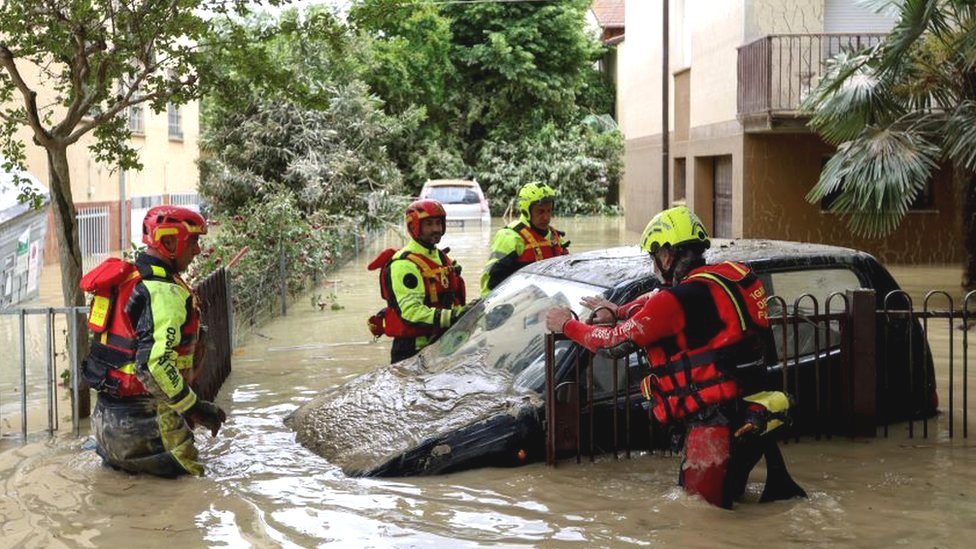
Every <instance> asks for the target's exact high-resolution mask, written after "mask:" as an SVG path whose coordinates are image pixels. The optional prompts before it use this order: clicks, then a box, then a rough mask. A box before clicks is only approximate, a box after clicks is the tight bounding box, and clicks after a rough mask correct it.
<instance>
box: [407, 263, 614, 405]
mask: <svg viewBox="0 0 976 549" xmlns="http://www.w3.org/2000/svg"><path fill="white" fill-rule="evenodd" d="M605 291H606V288H601V287H599V286H593V285H589V284H583V283H580V282H575V281H572V280H565V279H559V278H552V277H548V276H540V275H534V274H529V273H516V274H514V275H512V276H510V277H509V278H508V279H507V280H506V281H505V282H503V283H502V284H501V285H499V286H498V287H497V288H496V289H495V290H494V291H493V292H492V293H491V294H490V295H489V296H488V297H487V298H486V299H484V300H483V301H481V302H480V303H478V304H477V305H476V306H475V307H474V308H473V309H472V310H471V311H469V312H468V313H467V314H465V315H464V316H463V317H462V318H461V320H460V321H458V323H457V324H455V325H454V326H452V327H451V329H450V330H448V331H447V332H446V333H445V334H444V335H443V336H442V337H441V338H440V339H438V340H437V342H435V343H434V344H433V345H430V346H429V347H427V348H426V349H424V350H423V351H421V358H422V359H423V361H424V369H425V370H427V371H430V372H439V371H443V370H446V369H448V368H450V367H451V365H453V364H455V363H457V362H459V361H461V360H463V359H464V358H466V357H467V356H469V355H475V354H477V355H480V357H479V362H482V363H483V364H484V365H485V367H486V368H491V369H503V368H504V369H506V370H508V372H509V373H510V374H511V375H512V376H513V384H514V386H515V387H516V388H518V389H522V390H526V389H527V390H534V391H541V390H542V386H543V385H544V382H545V357H544V355H543V351H544V349H545V334H546V322H545V316H546V311H548V310H549V309H551V308H553V307H571V308H572V309H573V311H574V312H576V314H581V311H583V310H584V307H582V306H580V304H579V301H580V299H581V298H583V297H585V296H590V295H599V294H603V293H604V292H605ZM569 345H570V344H569V342H568V341H560V342H559V343H557V346H556V354H557V355H560V354H562V353H564V352H565V351H566V350H567V349H568V348H569Z"/></svg>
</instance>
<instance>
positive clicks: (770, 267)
mask: <svg viewBox="0 0 976 549" xmlns="http://www.w3.org/2000/svg"><path fill="white" fill-rule="evenodd" d="M706 257H707V260H708V261H709V262H710V263H715V262H719V261H723V260H733V261H739V262H742V263H745V264H747V265H749V266H751V267H752V268H753V269H754V271H755V272H756V273H757V274H758V275H759V277H760V278H761V279H762V280H763V283H764V285H765V286H766V288H767V292H768V293H769V294H770V295H777V296H779V297H781V298H783V301H782V302H781V301H779V300H771V301H770V305H769V308H770V314H771V317H772V318H775V317H776V315H777V314H781V313H780V310H781V309H782V303H785V304H786V306H787V309H788V310H789V311H791V312H792V311H793V310H794V304H796V305H798V306H799V310H798V311H796V312H797V313H799V314H800V315H801V316H802V315H805V314H809V313H813V312H816V311H813V310H812V309H813V308H814V307H815V306H814V305H813V304H812V303H813V300H812V299H810V298H809V297H802V296H804V295H805V294H809V296H813V297H814V298H816V300H817V302H818V303H819V305H818V306H817V307H819V308H820V312H823V305H824V304H825V301H827V298H828V296H830V295H831V294H834V293H836V292H841V293H843V292H845V291H847V290H853V289H857V288H871V289H874V290H875V292H876V294H875V295H876V296H877V308H879V309H880V308H882V307H884V301H885V299H886V298H885V296H887V295H888V294H889V293H890V292H892V291H896V290H898V285H897V283H896V282H895V280H894V279H893V278H892V277H891V275H890V274H889V273H888V272H887V270H885V268H884V267H883V266H882V265H880V264H879V263H878V262H877V261H876V260H875V259H874V258H873V257H872V256H870V255H868V254H866V253H862V252H858V251H856V250H851V249H846V248H839V247H833V246H825V245H814V244H800V243H795V242H782V241H769V240H720V239H716V240H714V241H713V243H712V247H711V249H710V250H709V251H708V252H707V254H706ZM658 285H659V282H658V280H657V278H655V277H654V276H653V275H652V269H651V261H650V259H649V257H648V256H647V254H644V253H642V252H640V251H639V249H638V248H637V247H636V246H630V247H620V248H611V249H607V250H599V251H591V252H585V253H580V254H573V255H568V256H562V257H557V258H553V259H550V260H546V261H542V262H537V263H534V264H532V265H530V266H528V267H526V268H524V269H522V270H520V271H518V272H517V273H515V274H514V275H512V276H511V277H509V278H508V279H506V280H505V282H503V283H502V284H501V285H499V286H498V287H497V288H496V289H495V290H494V291H493V292H492V293H491V294H490V295H489V296H488V297H487V298H485V299H484V300H483V301H481V302H480V303H478V304H477V306H475V307H474V308H472V310H471V311H469V312H468V313H467V314H465V315H464V316H463V317H462V318H461V319H460V320H459V321H458V323H457V324H455V325H454V326H452V327H451V328H450V329H449V330H448V331H447V332H445V333H444V334H443V336H442V337H441V338H439V339H438V340H437V341H435V342H434V343H433V344H431V345H430V346H428V347H426V348H425V349H424V350H423V351H421V352H420V353H419V354H418V355H417V356H414V357H412V358H410V359H407V360H404V361H402V362H399V363H397V364H393V365H390V366H386V367H383V368H380V369H378V370H376V371H373V372H370V373H367V374H363V375H362V376H359V377H357V378H355V379H353V380H351V381H350V382H348V383H346V384H345V385H342V386H340V387H338V388H336V389H335V390H333V391H332V392H330V393H327V394H325V395H322V396H320V397H318V398H317V399H315V400H313V401H310V402H308V403H306V404H305V405H304V406H302V407H301V408H299V409H298V410H296V411H295V413H293V414H292V415H291V416H290V417H289V418H288V419H287V420H286V423H288V425H289V426H291V427H292V428H293V429H294V430H295V432H296V438H297V440H298V441H299V442H300V443H301V444H303V445H305V446H306V447H308V448H309V449H311V450H312V451H314V452H315V453H317V454H319V455H320V456H322V457H324V458H325V459H326V460H328V461H330V462H331V463H333V464H335V465H337V466H339V467H341V468H342V470H343V471H344V472H345V473H346V474H349V475H357V476H408V475H424V474H436V473H446V472H451V471H457V470H462V469H469V468H475V467H482V466H515V465H521V464H524V463H528V462H532V461H539V460H542V459H544V458H545V442H546V440H545V439H546V437H545V420H546V418H545V417H544V416H545V402H544V395H545V394H546V391H545V387H546V373H545V353H544V348H545V337H546V329H545V322H544V318H545V313H546V311H548V310H549V309H551V308H553V307H559V306H566V307H571V308H572V309H573V310H574V311H575V312H576V313H577V314H579V315H580V317H581V318H586V316H587V315H588V314H589V313H590V311H587V310H586V309H585V308H583V307H582V306H580V305H579V302H580V299H581V298H582V297H584V296H591V295H597V294H602V295H605V296H606V297H607V298H608V299H610V300H611V301H613V302H615V303H625V302H627V301H630V300H631V299H633V298H635V297H637V296H639V295H641V294H643V293H646V292H648V291H651V290H653V289H655V288H656V287H657V286H658ZM894 297H896V298H897V297H899V295H898V294H894ZM798 298H799V299H798ZM830 301H835V300H833V299H831V300H830ZM837 301H839V300H837ZM897 301H898V300H897V299H895V300H891V299H890V298H889V299H888V305H889V306H892V305H896V306H898V305H903V303H896V302H897ZM834 306H836V304H835V305H834ZM879 322H880V321H879ZM900 322H901V327H900V328H898V327H896V328H897V329H903V330H905V332H904V333H905V334H910V335H907V336H906V337H901V338H893V340H892V341H886V345H887V346H888V348H887V349H886V352H887V353H888V354H887V355H886V356H887V357H890V360H889V361H887V362H886V363H885V365H884V371H883V372H879V374H878V376H877V377H878V380H877V389H878V393H879V396H880V394H881V393H882V392H883V393H884V398H879V399H878V403H879V407H878V416H877V421H878V422H879V423H881V422H885V423H887V422H892V421H897V420H904V419H908V418H916V417H927V416H929V415H931V414H933V413H934V412H935V408H936V405H937V400H936V396H935V381H934V375H933V364H932V358H931V354H930V353H929V351H928V347H927V344H926V343H925V339H924V336H923V335H922V333H921V328H920V326H919V325H918V323H917V322H916V321H909V320H901V321H900ZM840 331H841V325H840V322H839V321H838V320H831V319H827V320H826V321H824V322H821V323H816V322H812V321H811V322H804V321H800V322H796V323H794V324H793V325H792V326H790V328H789V329H785V330H784V329H777V328H775V327H774V329H773V336H774V337H773V338H772V341H769V342H768V344H767V347H768V349H767V358H766V367H765V368H764V369H763V370H762V372H763V373H762V375H761V376H760V378H759V379H758V381H756V382H755V383H758V385H760V386H762V387H761V388H769V389H773V388H782V386H783V384H784V382H785V383H786V385H787V388H788V389H790V390H791V391H795V392H796V394H795V396H796V397H797V400H798V402H799V406H798V409H797V414H796V419H795V424H794V428H795V429H796V430H798V431H800V432H818V433H819V432H820V430H821V429H827V430H830V431H831V432H842V431H843V430H844V427H845V425H847V424H848V423H849V421H850V418H849V417H847V415H846V412H844V406H843V405H842V404H843V402H842V400H843V399H845V398H846V399H851V398H852V397H851V395H850V394H847V393H845V391H844V388H845V386H844V383H843V381H842V378H843V376H842V375H841V374H842V372H847V370H842V364H841V362H842V357H841V352H840V345H841V338H840V335H841V334H840ZM886 339H887V338H886ZM783 349H789V350H790V351H788V352H787V354H790V353H792V352H793V351H794V350H795V351H796V353H795V354H793V355H792V357H789V358H788V359H786V360H783V359H782V358H781V357H780V355H782V354H783V351H782V350H783ZM585 352H586V351H585V350H583V349H582V348H581V347H580V346H578V345H575V344H572V343H571V342H570V341H567V340H562V341H558V342H557V343H556V345H555V357H556V360H555V384H554V386H555V387H557V391H554V394H556V395H559V394H563V393H567V391H562V393H561V392H560V391H559V390H558V388H566V387H567V386H570V387H572V388H573V391H568V393H571V394H573V395H577V396H579V397H580V398H581V399H582V401H584V402H587V405H586V406H579V407H577V408H576V412H577V413H579V414H580V416H579V418H578V419H579V425H581V426H583V428H582V430H581V432H589V433H595V438H596V444H595V447H596V450H595V451H596V452H599V451H606V450H608V449H609V448H610V446H611V444H612V442H611V439H613V440H614V441H615V440H616V439H617V438H618V437H619V438H620V439H621V440H623V439H624V437H626V439H627V440H628V441H629V443H630V445H631V446H632V447H633V448H634V449H640V448H650V447H654V446H657V445H663V444H664V441H663V440H658V439H656V438H655V436H654V435H653V433H654V432H655V430H654V429H653V428H652V427H653V426H652V425H651V423H652V421H653V420H651V419H650V418H649V414H648V413H647V411H646V409H645V407H644V405H643V402H642V398H641V397H640V392H639V383H640V380H641V379H642V378H643V377H644V376H645V375H647V373H648V372H649V368H648V365H647V363H646V360H645V359H644V357H643V353H635V354H632V355H630V357H629V358H628V359H626V360H623V361H622V364H619V365H618V368H616V369H614V368H613V367H612V364H609V363H610V362H612V361H611V360H610V359H608V358H605V357H602V356H600V355H599V354H597V355H596V357H595V358H594V359H593V360H594V366H593V370H592V372H593V380H592V382H588V383H580V382H579V378H578V377H577V376H578V374H577V370H576V364H577V358H578V357H579V356H580V354H581V353H585ZM614 371H616V378H615V375H614V373H613V372H614ZM561 398H565V394H564V396H563V397H561ZM574 398H576V397H574ZM556 400H558V398H557V399H556ZM577 402H579V400H577ZM614 410H616V411H617V413H612V412H613V411H614ZM621 412H622V413H623V414H624V415H625V416H628V417H627V420H626V421H617V419H618V416H619V414H620V413H621ZM573 420H574V421H575V420H576V418H573ZM624 431H625V432H624ZM661 431H663V430H661ZM649 433H651V434H649ZM614 444H615V442H614ZM614 447H615V446H614Z"/></svg>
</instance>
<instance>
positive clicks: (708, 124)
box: [617, 0, 963, 263]
mask: <svg viewBox="0 0 976 549" xmlns="http://www.w3.org/2000/svg"><path fill="white" fill-rule="evenodd" d="M825 3H826V0H721V1H717V0H671V3H670V4H669V6H670V9H671V13H670V27H669V28H670V35H671V40H670V45H671V47H670V50H669V57H670V67H669V74H670V75H671V76H670V79H671V80H670V82H669V87H670V92H669V95H670V98H669V99H670V101H671V104H670V108H669V126H670V127H669V130H670V133H669V137H670V140H669V148H670V151H669V161H670V164H671V168H670V170H669V171H670V174H669V177H670V178H671V181H670V182H669V185H668V187H667V191H666V194H662V185H661V182H660V181H661V158H662V154H661V153H662V147H661V144H662V128H661V57H662V56H661V29H662V26H661V11H662V10H661V8H662V6H661V4H660V2H648V1H646V0H627V2H626V6H625V9H626V13H627V33H626V39H625V42H624V43H623V44H621V45H620V46H619V47H618V48H619V49H618V53H619V54H620V60H621V64H620V74H619V75H618V79H619V80H618V81H619V82H621V86H620V87H619V88H618V102H617V112H618V115H619V117H620V122H621V124H620V125H621V129H622V131H623V133H624V137H625V143H626V145H625V161H624V165H625V170H626V172H625V174H624V188H623V192H622V195H623V197H624V198H623V200H624V202H623V204H624V207H625V214H626V217H627V228H628V229H629V230H632V231H639V230H641V229H642V228H643V227H644V225H645V224H646V222H647V220H648V219H649V218H650V217H651V216H652V215H653V214H654V213H656V212H657V211H659V210H660V209H661V208H662V206H663V204H662V202H663V198H662V197H663V196H667V197H668V204H669V205H671V204H673V203H674V201H675V200H683V201H684V202H685V203H686V204H688V206H689V207H691V208H692V209H693V210H695V211H696V212H697V213H698V214H699V215H700V216H701V217H702V219H703V221H705V223H706V224H707V225H708V226H709V227H710V228H712V229H713V232H716V219H715V216H716V211H717V210H718V208H717V202H718V200H717V198H716V196H717V195H718V193H717V190H716V184H717V180H718V179H721V178H719V177H718V175H717V173H716V172H717V171H719V172H722V177H723V178H724V179H723V180H724V181H726V182H728V183H729V184H730V185H731V200H730V202H731V206H730V207H731V222H730V224H728V225H727V228H726V231H727V232H728V233H730V234H728V235H723V236H732V237H749V238H775V239H787V240H797V241H804V242H821V243H827V244H834V245H840V246H848V247H853V248H857V249H861V250H864V251H867V252H869V253H872V254H874V255H876V256H877V257H878V258H879V259H881V260H882V261H887V262H898V263H925V262H957V261H960V260H961V258H962V252H963V249H962V246H961V245H960V244H959V242H958V238H952V237H946V235H959V234H961V214H960V212H958V211H957V210H958V208H957V207H956V206H955V204H958V203H959V200H958V197H956V196H955V194H954V193H955V191H954V187H953V186H952V185H951V182H950V180H949V175H947V174H940V175H939V176H938V177H937V178H936V179H935V180H934V181H933V183H932V189H933V197H934V202H933V205H932V207H931V209H928V210H914V211H911V212H910V213H909V214H908V215H907V217H906V219H905V220H904V222H903V223H902V224H901V226H900V227H899V228H898V229H897V231H896V232H895V233H894V234H892V235H889V236H888V237H885V238H864V237H859V236H854V235H852V234H851V232H850V231H849V230H848V228H847V221H846V219H844V218H843V217H841V216H839V215H837V214H833V213H829V212H823V211H821V207H820V204H810V203H809V202H808V201H807V200H806V198H805V197H806V195H807V193H808V192H809V191H810V189H811V188H812V187H813V185H814V184H815V183H816V181H817V179H818V177H819V175H820V171H821V167H822V163H823V162H824V159H825V158H826V156H827V155H829V154H830V153H831V152H832V151H833V147H831V146H829V145H827V144H825V143H823V142H822V141H821V139H820V138H819V137H818V136H817V135H815V134H813V133H812V132H809V131H807V130H805V129H804V128H803V126H802V120H801V124H799V125H796V126H795V127H794V128H793V129H792V130H785V131H781V132H769V131H766V132H765V133H763V132H757V133H749V134H746V133H744V129H743V126H742V124H741V123H740V122H739V120H738V106H737V94H738V87H739V82H738V70H737V65H738V50H739V48H740V47H741V46H743V45H745V44H748V43H750V42H752V41H753V40H755V39H757V38H760V37H763V36H767V35H771V34H787V35H788V34H796V35H806V34H818V33H823V32H824V21H825V15H824V6H825ZM790 132H792V133H790ZM730 164H731V170H729V169H728V166H729V165H730ZM676 167H677V169H675V168H676ZM676 179H677V180H676Z"/></svg>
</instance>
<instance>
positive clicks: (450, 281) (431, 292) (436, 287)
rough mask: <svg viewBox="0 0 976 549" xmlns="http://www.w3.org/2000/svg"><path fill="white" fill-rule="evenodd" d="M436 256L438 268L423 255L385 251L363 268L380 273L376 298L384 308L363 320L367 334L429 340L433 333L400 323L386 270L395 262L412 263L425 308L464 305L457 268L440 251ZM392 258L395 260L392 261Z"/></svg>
mask: <svg viewBox="0 0 976 549" xmlns="http://www.w3.org/2000/svg"><path fill="white" fill-rule="evenodd" d="M437 251H438V253H439V254H440V258H441V263H442V264H441V265H438V264H437V263H435V262H434V261H432V260H430V259H429V258H427V257H424V256H423V255H420V254H416V253H413V252H410V251H406V250H404V251H403V252H401V253H400V254H399V255H397V253H396V252H397V250H396V249H394V248H387V249H385V250H383V251H382V252H380V254H379V255H377V256H376V258H375V259H373V261H371V262H370V263H369V265H368V266H367V268H368V269H369V270H370V271H375V270H376V269H380V274H379V276H380V295H381V296H382V297H383V299H384V300H386V303H387V306H386V307H384V308H383V309H381V310H380V311H379V312H378V313H376V314H375V315H373V316H372V317H370V318H369V319H368V320H367V325H368V326H369V329H370V332H371V333H372V334H373V335H375V336H377V337H379V336H380V335H387V336H390V337H421V336H432V335H434V334H435V333H436V331H437V329H436V328H435V327H433V326H418V325H416V324H412V323H410V322H409V321H407V320H404V319H403V318H402V317H401V316H400V312H399V307H397V303H396V296H395V295H394V294H393V285H392V282H391V280H390V266H391V265H392V264H393V262H394V261H397V260H408V261H412V262H413V263H414V264H416V265H417V267H419V268H420V277H421V279H422V281H423V285H424V304H425V305H427V306H428V307H442V308H445V309H450V308H451V307H452V306H454V305H464V303H465V299H466V296H465V287H464V279H463V278H461V277H460V276H459V275H458V268H457V266H456V265H455V264H454V263H453V262H452V261H451V259H450V258H449V257H448V256H447V254H446V253H445V252H444V251H443V250H437ZM394 256H396V257H394Z"/></svg>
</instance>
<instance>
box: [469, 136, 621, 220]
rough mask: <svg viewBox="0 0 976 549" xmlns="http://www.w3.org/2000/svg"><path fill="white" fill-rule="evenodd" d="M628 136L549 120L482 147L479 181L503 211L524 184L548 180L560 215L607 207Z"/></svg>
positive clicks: (496, 210) (494, 206) (597, 211)
mask: <svg viewBox="0 0 976 549" xmlns="http://www.w3.org/2000/svg"><path fill="white" fill-rule="evenodd" d="M622 153H623V137H622V136H621V135H620V133H619V132H617V131H616V130H613V131H608V132H603V133H600V132H596V131H593V130H592V129H590V128H589V127H588V126H586V125H582V124H581V125H576V126H570V127H569V128H560V127H558V126H556V125H555V124H547V125H545V126H543V128H542V129H541V130H540V131H539V132H537V133H535V134H533V135H527V136H525V137H524V138H523V139H519V140H516V141H512V142H505V141H489V142H486V143H485V146H484V147H483V148H482V150H481V159H480V162H479V164H478V171H477V173H478V180H479V182H481V184H482V186H483V187H486V188H487V191H486V192H489V193H490V194H491V195H492V197H493V200H492V203H491V204H492V210H493V212H492V213H493V214H495V215H499V214H501V213H503V212H504V211H505V209H506V208H508V206H509V204H510V202H511V201H512V200H514V198H515V195H516V193H517V192H518V189H519V187H521V186H522V185H524V184H526V183H529V182H532V181H543V182H546V183H548V184H549V185H550V186H551V187H552V188H553V189H555V190H556V193H557V194H556V196H557V200H556V205H555V210H556V213H557V214H559V215H572V214H600V213H606V212H607V210H608V209H607V206H606V203H605V200H604V199H605V197H606V193H607V189H608V186H609V185H610V184H611V183H617V182H619V180H620V177H621V176H622V172H623V161H622Z"/></svg>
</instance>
